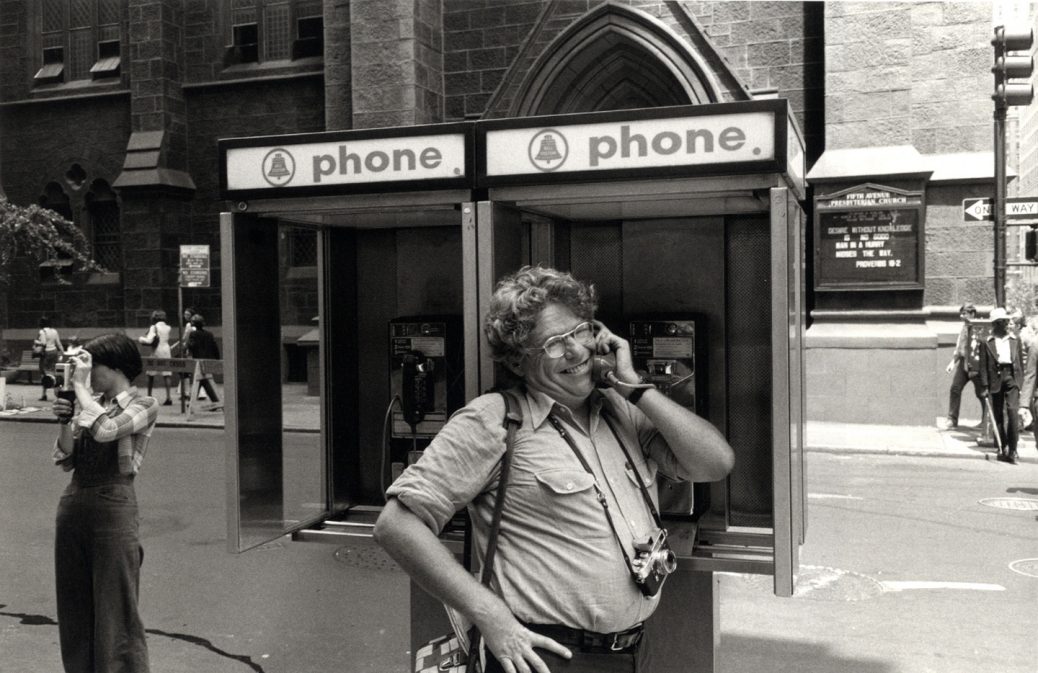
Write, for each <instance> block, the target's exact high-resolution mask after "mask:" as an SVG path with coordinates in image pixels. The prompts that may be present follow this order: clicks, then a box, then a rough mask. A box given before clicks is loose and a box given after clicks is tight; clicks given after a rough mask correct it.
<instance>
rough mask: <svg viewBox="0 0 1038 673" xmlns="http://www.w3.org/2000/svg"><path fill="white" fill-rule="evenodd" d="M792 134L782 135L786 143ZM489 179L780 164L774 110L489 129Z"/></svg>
mask: <svg viewBox="0 0 1038 673" xmlns="http://www.w3.org/2000/svg"><path fill="white" fill-rule="evenodd" d="M786 138H787V136H786V135H785V133H783V135H782V140H783V144H786V142H785V141H786ZM481 140H483V141H482V142H481V145H483V148H484V151H485V173H484V174H485V176H486V178H488V181H489V182H494V180H493V179H494V178H501V177H508V176H523V175H541V176H543V178H547V176H548V174H552V175H558V174H570V173H576V174H589V173H596V172H603V171H632V170H638V169H668V168H684V167H705V166H720V167H724V166H730V165H735V164H746V165H752V164H759V163H764V162H773V161H775V160H776V149H777V148H776V113H775V111H773V110H763V111H748V112H735V113H729V114H712V115H711V114H699V115H695V116H686V117H666V118H660V119H630V120H621V121H610V122H601V123H593V124H568V125H562V124H553V125H551V126H543V127H530V128H512V129H500V130H497V129H493V128H488V129H487V130H486V135H485V139H482V138H481Z"/></svg>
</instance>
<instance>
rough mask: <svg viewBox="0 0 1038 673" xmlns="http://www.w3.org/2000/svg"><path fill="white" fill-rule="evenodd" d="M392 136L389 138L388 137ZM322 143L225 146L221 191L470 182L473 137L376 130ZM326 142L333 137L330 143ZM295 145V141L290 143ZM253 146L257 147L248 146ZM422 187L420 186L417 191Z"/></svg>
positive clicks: (375, 187) (222, 146)
mask: <svg viewBox="0 0 1038 673" xmlns="http://www.w3.org/2000/svg"><path fill="white" fill-rule="evenodd" d="M387 135H389V134H387ZM316 137H320V138H321V140H320V141H310V142H299V139H300V136H294V137H293V136H282V137H280V138H271V139H269V140H273V141H280V142H277V143H276V144H275V143H274V142H269V143H266V144H263V145H258V144H254V141H261V142H262V141H264V140H268V139H265V138H258V139H251V140H252V141H253V142H250V141H249V140H240V141H235V140H230V141H221V142H220V149H221V153H222V155H223V157H222V158H223V166H224V175H223V176H222V178H223V184H222V185H221V187H222V190H223V191H224V192H225V193H230V194H231V195H234V194H239V193H252V194H254V193H256V192H268V194H266V195H267V196H276V195H277V193H278V192H296V193H298V192H310V193H322V192H326V193H341V192H342V191H343V189H342V188H343V187H347V188H352V189H350V190H349V191H368V192H374V191H379V190H380V189H382V188H384V187H385V186H386V185H387V183H400V184H404V185H408V186H415V185H420V184H421V183H430V184H434V185H435V186H448V184H449V183H451V182H459V181H467V178H468V173H469V170H468V164H467V161H466V160H467V157H468V156H469V147H470V145H471V143H470V134H469V133H467V132H464V131H463V132H460V133H438V134H431V135H403V134H401V133H395V134H392V135H389V137H378V136H377V131H365V132H362V133H359V134H358V133H350V132H343V133H338V134H314V135H312V136H310V138H316ZM325 138H328V139H327V140H325ZM291 141H294V142H291ZM249 145H252V146H249ZM418 188H420V187H418Z"/></svg>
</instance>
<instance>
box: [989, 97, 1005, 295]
mask: <svg viewBox="0 0 1038 673" xmlns="http://www.w3.org/2000/svg"><path fill="white" fill-rule="evenodd" d="M992 215H993V216H994V220H995V306H1005V305H1006V105H1005V104H1004V103H1002V102H1001V101H999V100H997V99H996V100H995V200H994V202H993V203H992Z"/></svg>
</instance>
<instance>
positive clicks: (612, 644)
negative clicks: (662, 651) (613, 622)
mask: <svg viewBox="0 0 1038 673" xmlns="http://www.w3.org/2000/svg"><path fill="white" fill-rule="evenodd" d="M526 628H528V629H530V630H531V631H533V632H534V633H539V634H541V635H542V636H548V637H549V638H551V639H552V640H554V641H555V642H557V643H559V644H560V645H566V646H572V647H579V648H580V651H581V652H585V653H607V654H608V653H615V654H623V653H630V652H634V651H635V649H637V647H638V643H640V642H641V640H642V625H641V624H637V625H635V626H632V627H631V628H629V629H627V630H626V631H617V632H616V633H596V632H594V631H585V630H584V629H574V628H570V627H568V626H562V625H559V624H527V625H526Z"/></svg>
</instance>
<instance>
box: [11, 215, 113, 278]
mask: <svg viewBox="0 0 1038 673" xmlns="http://www.w3.org/2000/svg"><path fill="white" fill-rule="evenodd" d="M19 257H27V258H29V259H31V260H33V261H34V262H36V263H37V264H39V263H42V262H45V261H48V260H55V259H67V260H71V262H72V266H73V268H78V269H82V270H91V271H99V270H101V267H100V266H99V265H98V264H97V263H96V262H95V261H94V260H93V258H92V257H91V256H90V246H89V244H88V243H87V240H86V237H85V236H84V235H83V232H82V231H80V229H79V227H77V226H76V225H75V224H73V223H72V222H69V221H68V220H66V219H65V218H64V217H62V216H61V215H59V214H58V213H56V212H54V211H53V210H49V209H47V208H41V207H40V206H36V205H31V206H18V205H15V204H13V203H11V202H10V201H9V200H8V199H7V198H6V197H4V196H0V284H7V283H8V282H9V281H10V277H11V264H12V263H13V262H14V260H15V259H17V258H19ZM58 279H59V280H61V276H60V274H59V275H58Z"/></svg>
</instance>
